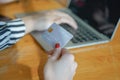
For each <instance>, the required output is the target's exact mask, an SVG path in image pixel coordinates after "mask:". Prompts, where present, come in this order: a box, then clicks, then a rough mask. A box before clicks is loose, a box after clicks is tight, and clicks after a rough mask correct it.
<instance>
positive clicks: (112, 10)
mask: <svg viewBox="0 0 120 80" xmlns="http://www.w3.org/2000/svg"><path fill="white" fill-rule="evenodd" d="M119 8H120V0H71V2H70V5H69V9H71V10H72V12H73V13H75V14H76V15H77V16H78V17H80V18H81V19H82V20H84V21H85V22H87V23H88V24H89V25H90V26H92V27H93V28H95V29H96V30H97V31H99V32H100V33H103V34H105V35H107V36H108V37H109V38H111V36H112V33H113V31H114V29H115V26H116V24H117V22H118V19H119V17H120V9H119Z"/></svg>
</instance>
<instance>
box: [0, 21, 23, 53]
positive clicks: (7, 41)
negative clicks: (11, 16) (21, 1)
mask: <svg viewBox="0 0 120 80" xmlns="http://www.w3.org/2000/svg"><path fill="white" fill-rule="evenodd" d="M24 35H25V25H24V22H23V21H22V20H21V19H15V20H11V21H8V22H3V21H0V51H1V50H3V49H5V48H8V47H10V46H12V45H13V44H15V43H16V42H17V41H18V40H19V39H20V38H22V37H23V36H24Z"/></svg>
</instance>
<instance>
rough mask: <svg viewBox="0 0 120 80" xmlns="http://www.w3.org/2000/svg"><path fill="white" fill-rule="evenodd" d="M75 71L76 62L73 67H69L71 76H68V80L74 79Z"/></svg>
mask: <svg viewBox="0 0 120 80" xmlns="http://www.w3.org/2000/svg"><path fill="white" fill-rule="evenodd" d="M76 69H77V63H76V62H74V63H73V66H71V72H70V73H71V74H70V76H71V77H70V79H71V80H73V77H74V75H75V74H76Z"/></svg>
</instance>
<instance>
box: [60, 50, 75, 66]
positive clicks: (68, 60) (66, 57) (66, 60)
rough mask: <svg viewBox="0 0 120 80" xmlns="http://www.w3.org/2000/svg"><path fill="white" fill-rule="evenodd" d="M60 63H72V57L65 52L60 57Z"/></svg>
mask: <svg viewBox="0 0 120 80" xmlns="http://www.w3.org/2000/svg"><path fill="white" fill-rule="evenodd" d="M60 61H62V62H64V63H66V64H70V63H72V62H73V61H74V56H73V55H72V54H70V53H67V52H65V53H63V55H62V56H61V58H60Z"/></svg>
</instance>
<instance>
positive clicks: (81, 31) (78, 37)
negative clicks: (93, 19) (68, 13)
mask: <svg viewBox="0 0 120 80" xmlns="http://www.w3.org/2000/svg"><path fill="white" fill-rule="evenodd" d="M60 25H61V26H62V27H63V28H64V29H66V30H67V31H68V32H70V33H71V34H73V36H74V37H73V38H72V40H71V41H72V42H73V43H79V42H88V41H97V40H100V39H101V38H100V37H99V36H97V35H96V34H94V33H93V32H91V31H89V30H88V29H86V28H85V27H84V26H81V25H80V26H79V28H78V29H77V30H74V29H73V28H72V27H71V26H70V25H68V24H60Z"/></svg>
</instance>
